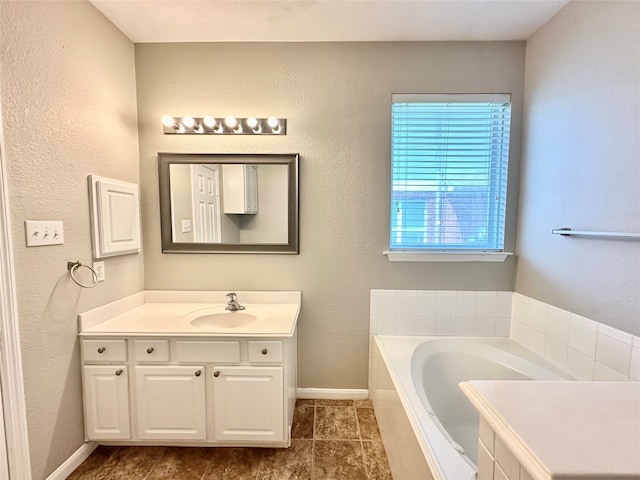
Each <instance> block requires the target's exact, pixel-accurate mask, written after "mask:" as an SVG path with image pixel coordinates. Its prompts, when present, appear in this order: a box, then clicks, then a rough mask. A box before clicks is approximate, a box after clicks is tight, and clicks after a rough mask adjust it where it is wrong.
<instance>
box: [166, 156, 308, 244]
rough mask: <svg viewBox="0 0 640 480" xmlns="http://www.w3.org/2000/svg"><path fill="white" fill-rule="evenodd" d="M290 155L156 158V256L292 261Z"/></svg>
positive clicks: (294, 176)
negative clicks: (274, 256)
mask: <svg viewBox="0 0 640 480" xmlns="http://www.w3.org/2000/svg"><path fill="white" fill-rule="evenodd" d="M298 160H299V155H298V154H282V155H280V154H193V153H186V154H180V153H158V178H159V182H160V230H161V236H162V252H163V253H282V254H297V253H299V246H298V243H299V239H298V237H299V233H298V223H299V221H298V215H299V213H298Z"/></svg>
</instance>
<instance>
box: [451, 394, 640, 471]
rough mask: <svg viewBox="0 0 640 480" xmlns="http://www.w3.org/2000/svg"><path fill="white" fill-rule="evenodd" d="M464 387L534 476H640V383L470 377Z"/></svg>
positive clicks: (488, 420)
mask: <svg viewBox="0 0 640 480" xmlns="http://www.w3.org/2000/svg"><path fill="white" fill-rule="evenodd" d="M460 388H461V389H462V390H463V392H464V393H465V395H466V396H467V397H468V398H469V400H470V401H471V403H472V404H473V405H474V407H475V408H476V409H477V410H478V412H479V413H480V415H481V416H482V417H483V418H484V419H485V420H486V421H487V422H488V423H489V425H490V426H491V427H492V428H493V430H494V431H495V432H496V434H497V435H498V436H499V437H500V438H501V439H502V440H503V441H504V442H505V444H506V445H507V446H508V447H509V448H510V450H511V451H512V453H513V454H514V456H515V457H516V458H517V459H518V460H519V461H520V463H521V464H522V465H523V467H526V468H527V470H528V471H529V473H530V474H532V476H533V478H535V479H538V478H540V479H554V480H555V479H580V480H584V479H607V480H614V479H632V478H634V479H640V383H638V382H546V381H536V382H530V381H513V382H496V381H471V382H463V383H461V384H460Z"/></svg>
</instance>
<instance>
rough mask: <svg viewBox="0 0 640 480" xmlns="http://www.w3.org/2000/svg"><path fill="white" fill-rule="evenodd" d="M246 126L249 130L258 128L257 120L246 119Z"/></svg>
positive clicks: (252, 118)
mask: <svg viewBox="0 0 640 480" xmlns="http://www.w3.org/2000/svg"><path fill="white" fill-rule="evenodd" d="M247 126H248V127H249V128H256V127H257V126H258V119H257V118H256V117H249V118H247Z"/></svg>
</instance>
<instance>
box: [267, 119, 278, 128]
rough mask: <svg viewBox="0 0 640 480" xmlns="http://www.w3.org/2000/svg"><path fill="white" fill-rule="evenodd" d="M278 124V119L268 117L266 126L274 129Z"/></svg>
mask: <svg viewBox="0 0 640 480" xmlns="http://www.w3.org/2000/svg"><path fill="white" fill-rule="evenodd" d="M279 123H280V122H278V119H277V118H275V117H269V118H268V119H267V125H269V126H270V127H271V128H276V127H277V126H278V124H279Z"/></svg>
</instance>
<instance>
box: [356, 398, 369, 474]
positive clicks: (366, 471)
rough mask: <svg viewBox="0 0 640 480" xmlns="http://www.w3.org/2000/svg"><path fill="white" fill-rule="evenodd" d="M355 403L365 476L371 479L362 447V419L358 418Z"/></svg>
mask: <svg viewBox="0 0 640 480" xmlns="http://www.w3.org/2000/svg"><path fill="white" fill-rule="evenodd" d="M355 403H356V402H355V401H354V402H353V411H354V412H355V415H356V425H357V426H358V443H359V444H360V454H361V455H362V465H363V466H364V474H365V475H366V477H367V479H370V478H371V476H370V475H369V469H368V468H367V460H366V454H365V452H364V445H362V429H361V428H360V419H359V418H358V408H357V407H356V405H355Z"/></svg>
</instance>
